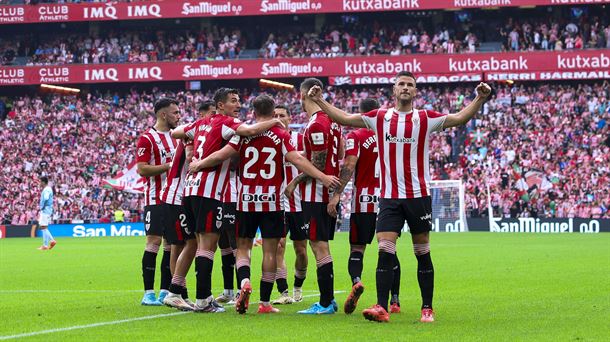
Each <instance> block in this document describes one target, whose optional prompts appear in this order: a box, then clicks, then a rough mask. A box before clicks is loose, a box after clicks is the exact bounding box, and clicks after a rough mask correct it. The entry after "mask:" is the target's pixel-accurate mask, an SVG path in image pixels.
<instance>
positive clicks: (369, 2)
mask: <svg viewBox="0 0 610 342" xmlns="http://www.w3.org/2000/svg"><path fill="white" fill-rule="evenodd" d="M606 3H610V0H332V1H330V0H207V1H178V0H160V1H150V2H149V1H146V2H144V1H143V2H119V3H116V2H107V3H80V4H38V5H18V6H0V24H20V23H48V22H68V21H97V20H135V19H161V18H196V17H216V16H249V15H250V16H252V15H274V14H308V13H354V12H380V11H410V10H431V9H461V8H493V7H516V6H554V5H577V4H581V5H592V4H606Z"/></svg>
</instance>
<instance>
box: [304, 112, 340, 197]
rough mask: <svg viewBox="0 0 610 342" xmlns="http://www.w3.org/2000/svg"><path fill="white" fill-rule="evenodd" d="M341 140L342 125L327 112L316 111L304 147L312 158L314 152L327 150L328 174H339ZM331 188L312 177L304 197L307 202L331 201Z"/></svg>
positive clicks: (307, 131) (305, 135)
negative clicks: (334, 120)
mask: <svg viewBox="0 0 610 342" xmlns="http://www.w3.org/2000/svg"><path fill="white" fill-rule="evenodd" d="M340 140H341V126H339V124H337V123H336V122H333V121H332V120H331V119H330V118H329V117H328V115H326V113H324V112H322V111H319V112H316V113H314V115H312V116H311V118H310V119H309V122H308V123H307V127H305V132H304V133H303V148H304V151H305V157H306V158H307V159H308V160H312V159H311V157H312V154H313V152H320V151H326V152H327V154H326V166H325V168H324V170H323V172H324V173H325V174H327V175H331V176H338V175H339V141H340ZM329 192H330V191H329V189H328V188H326V187H324V185H323V184H322V183H320V181H318V180H317V179H310V180H309V181H307V182H306V183H305V187H304V191H303V193H302V199H303V201H305V202H317V203H328V202H329V201H330V197H331V196H330V194H329Z"/></svg>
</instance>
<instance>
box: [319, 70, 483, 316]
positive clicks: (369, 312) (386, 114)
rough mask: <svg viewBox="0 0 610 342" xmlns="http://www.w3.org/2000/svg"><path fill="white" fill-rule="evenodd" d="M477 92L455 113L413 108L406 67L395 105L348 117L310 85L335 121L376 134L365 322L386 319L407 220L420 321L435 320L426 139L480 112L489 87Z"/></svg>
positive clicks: (412, 87) (412, 82)
mask: <svg viewBox="0 0 610 342" xmlns="http://www.w3.org/2000/svg"><path fill="white" fill-rule="evenodd" d="M475 91H476V97H475V99H474V100H473V101H472V102H471V103H470V104H469V105H468V106H467V107H466V108H464V109H462V110H461V111H460V112H458V113H456V114H440V113H437V112H434V111H431V110H419V109H417V108H414V107H413V100H414V98H415V96H416V94H417V88H416V83H415V76H414V75H413V74H412V73H410V72H406V71H403V72H400V73H398V74H397V75H396V82H395V83H394V86H393V93H394V97H395V98H396V103H395V106H394V107H393V108H390V109H387V110H382V109H376V110H373V111H370V112H368V113H364V114H353V115H349V114H347V113H345V112H344V111H342V110H340V109H338V108H336V107H334V106H333V105H331V104H330V103H328V102H327V101H325V100H324V99H323V98H322V89H321V87H313V88H312V89H311V90H310V91H309V93H308V95H309V97H310V99H311V100H312V101H313V102H314V103H316V104H317V105H318V106H319V107H320V108H321V109H322V110H324V111H325V112H326V113H327V114H328V116H329V117H331V118H332V119H333V120H335V121H337V122H338V123H340V124H342V125H347V126H352V127H361V128H368V129H370V130H372V131H373V132H375V134H376V137H377V146H378V149H379V162H380V169H381V174H380V176H381V182H380V199H379V214H378V216H377V240H378V241H379V259H378V261H377V275H376V283H377V304H376V305H374V306H372V307H370V308H368V309H366V310H364V311H363V315H364V317H365V318H366V319H368V320H372V321H378V322H388V321H389V319H390V317H389V314H388V295H389V292H390V288H391V287H392V284H393V278H394V272H393V268H394V266H395V260H396V257H395V254H396V240H397V238H398V236H399V234H400V231H401V230H402V228H403V226H404V223H405V220H406V221H407V223H408V225H409V228H410V232H411V239H412V241H413V251H414V252H415V256H416V258H417V280H418V283H419V288H420V291H421V296H422V306H421V318H420V321H421V322H433V321H434V311H433V309H432V297H433V290H434V267H433V265H432V259H431V257H430V236H429V233H430V230H431V229H432V208H431V206H432V203H431V202H432V201H431V197H430V172H429V159H428V158H429V156H428V145H429V139H430V134H431V133H432V132H435V131H440V130H442V129H445V128H449V127H455V126H459V125H464V124H466V123H467V122H468V121H469V120H470V119H471V118H472V117H473V116H474V115H475V114H476V112H478V111H479V110H480V108H481V106H482V105H483V103H484V102H485V101H486V100H487V98H488V96H489V95H490V93H491V88H490V87H489V86H488V85H487V84H485V83H480V84H479V85H478V86H477V87H476V90H475Z"/></svg>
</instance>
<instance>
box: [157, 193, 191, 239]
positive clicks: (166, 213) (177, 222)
mask: <svg viewBox="0 0 610 342" xmlns="http://www.w3.org/2000/svg"><path fill="white" fill-rule="evenodd" d="M159 206H161V208H162V214H163V216H162V221H163V227H164V232H165V238H166V239H167V242H169V243H170V244H172V245H174V244H184V243H185V242H186V240H190V239H193V238H195V232H194V231H193V229H190V228H189V225H188V220H187V219H186V214H185V212H184V207H183V206H181V205H173V204H167V203H162V204H160V205H159Z"/></svg>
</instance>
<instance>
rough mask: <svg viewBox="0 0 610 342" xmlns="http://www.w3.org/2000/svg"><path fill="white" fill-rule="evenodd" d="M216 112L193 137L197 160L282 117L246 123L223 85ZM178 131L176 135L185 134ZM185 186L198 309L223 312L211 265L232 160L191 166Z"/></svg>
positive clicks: (234, 95) (232, 93)
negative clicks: (214, 290)
mask: <svg viewBox="0 0 610 342" xmlns="http://www.w3.org/2000/svg"><path fill="white" fill-rule="evenodd" d="M214 104H215V105H216V110H217V113H215V114H212V115H211V116H210V117H209V120H205V119H202V120H199V121H200V123H199V124H198V125H197V126H198V128H197V133H196V135H195V136H194V141H195V146H194V150H195V153H194V159H197V160H201V159H204V158H205V157H207V156H209V155H210V154H212V153H214V152H216V151H218V150H220V149H221V148H222V147H224V146H225V145H226V144H228V143H229V141H230V140H231V139H233V138H236V139H238V138H239V137H237V136H236V135H241V136H252V135H256V134H259V133H261V132H264V131H266V130H267V129H269V128H271V127H273V126H274V125H278V124H279V125H281V122H280V121H279V120H271V121H267V122H261V123H258V124H255V125H252V126H250V125H244V124H242V122H241V121H240V120H239V119H237V116H238V114H239V109H240V107H241V103H240V101H239V93H238V92H237V90H235V89H229V88H220V89H218V90H217V91H216V93H215V94H214ZM181 133H183V132H175V136H176V137H182V136H181V135H182V134H181ZM189 172H190V173H189V174H188V176H187V180H186V185H185V204H186V208H185V210H186V212H187V218H190V219H191V220H192V221H193V223H194V227H195V230H196V232H197V253H196V257H195V270H196V275H197V296H196V297H197V301H196V303H195V311H197V312H224V308H223V307H222V306H221V305H219V304H218V303H217V302H216V301H215V300H214V297H213V296H212V292H211V290H212V266H213V263H214V253H215V251H216V247H217V245H218V238H219V231H220V228H221V226H222V202H221V200H222V195H223V190H224V189H225V187H226V183H227V182H228V179H229V178H228V176H229V161H225V162H223V163H222V164H220V165H217V166H215V167H210V168H203V169H198V170H193V169H191V168H190V165H189Z"/></svg>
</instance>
